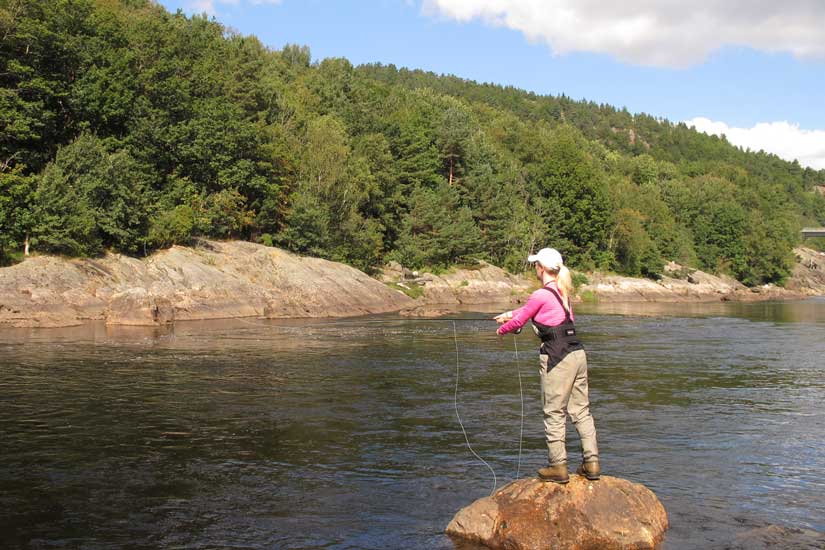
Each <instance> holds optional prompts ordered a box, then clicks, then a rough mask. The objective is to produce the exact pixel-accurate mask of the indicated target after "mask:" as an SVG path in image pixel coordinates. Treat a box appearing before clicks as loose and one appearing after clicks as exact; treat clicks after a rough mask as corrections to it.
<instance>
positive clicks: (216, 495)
mask: <svg viewBox="0 0 825 550" xmlns="http://www.w3.org/2000/svg"><path fill="white" fill-rule="evenodd" d="M577 313H578V317H577V321H578V324H579V326H580V331H581V333H582V334H583V335H584V340H585V344H586V347H587V349H588V358H589V364H590V387H591V401H592V411H593V414H594V416H595V419H596V427H597V430H598V433H599V446H600V450H601V459H602V468H603V471H604V473H606V474H609V475H615V476H621V477H624V478H627V479H630V480H632V481H635V482H640V483H644V484H645V485H646V486H647V487H649V488H650V489H652V490H653V491H654V492H655V493H656V494H657V495H658V496H659V498H660V499H661V501H662V502H663V504H664V505H665V507H666V509H667V511H668V514H669V518H670V523H671V529H670V531H669V532H668V534H667V538H666V541H665V543H664V545H663V548H664V549H665V550H677V549H678V550H681V549H694V548H719V549H721V548H729V547H731V546H732V545H735V544H738V542H737V541H742V540H750V541H756V542H757V543H758V544H764V546H765V547H768V546H770V547H777V548H783V547H785V548H797V547H799V546H800V544H801V543H799V541H796V542H794V539H793V536H790V538H789V536H788V533H791V535H793V534H794V533H801V534H802V536H803V539H804V540H805V541H807V542H806V544H809V545H810V547H811V548H822V547H825V536H823V535H822V533H825V481H824V480H823V479H824V476H825V414H824V413H823V402H825V300H823V299H813V300H807V301H804V302H788V303H754V304H713V305H707V304H705V305H684V304H678V305H647V306H645V305H643V304H632V305H582V306H579V308H578V310H577ZM462 315H463V316H464V317H474V316H476V315H475V314H472V313H466V314H462ZM378 320H381V321H382V322H374V321H378ZM384 321H387V317H372V318H369V319H358V320H347V321H345V322H341V323H334V324H325V323H326V322H324V321H281V322H274V321H272V322H269V321H262V320H255V319H248V320H231V321H210V322H188V323H178V324H177V326H175V327H170V328H164V329H137V328H134V329H129V328H109V329H107V328H106V327H104V326H103V325H102V324H100V323H91V324H88V325H85V326H82V327H74V328H68V329H59V330H58V329H54V330H11V329H6V330H3V331H0V448H2V451H0V547H1V548H83V549H104V548H106V549H107V548H112V549H114V548H132V549H144V548H145V549H149V548H193V549H194V548H198V549H200V548H203V549H206V548H294V549H298V548H300V549H308V548H335V549H349V548H359V549H361V548H366V549H373V548H374V549H379V548H381V549H383V548H416V549H419V548H423V549H449V548H452V544H451V542H450V541H449V539H448V538H446V537H445V536H444V535H443V530H444V527H445V526H446V525H447V523H448V522H449V520H450V519H451V518H452V516H453V514H454V513H455V512H456V511H457V510H458V509H459V508H461V507H463V506H465V505H467V504H469V503H470V502H472V501H473V500H474V499H476V498H479V497H482V496H485V495H487V494H489V492H490V490H491V489H492V487H493V478H492V475H491V473H490V471H489V470H488V469H487V468H486V467H485V466H484V465H483V464H481V463H480V462H478V461H477V460H476V459H475V458H474V457H473V455H472V454H471V453H470V452H469V450H468V449H467V446H466V444H465V441H464V437H463V435H462V433H461V429H460V427H459V424H458V422H457V420H456V415H455V403H454V394H455V384H456V366H457V365H456V359H458V372H459V377H458V383H459V385H458V394H457V395H458V400H457V405H458V411H459V413H460V415H461V418H462V420H463V422H464V425H465V427H466V429H467V434H468V436H469V439H470V442H471V443H472V445H473V447H474V448H475V450H476V451H477V452H478V453H479V454H480V455H481V456H482V457H484V458H485V459H486V460H487V461H488V462H489V463H490V465H491V466H492V467H493V469H494V471H495V472H496V476H497V479H496V481H497V483H498V485H499V486H501V484H503V483H506V482H508V481H510V480H512V479H513V478H514V477H515V476H516V473H517V470H519V475H521V476H525V475H534V472H535V470H536V469H537V468H539V467H541V466H542V465H543V464H544V461H545V460H546V454H545V446H544V442H543V438H542V432H541V412H540V408H539V398H538V375H537V360H536V352H535V345H536V342H535V338H534V337H533V336H532V334H528V333H527V332H526V331H525V333H523V334H522V335H520V336H519V337H518V339H517V340H514V339H513V338H512V337H509V336H508V337H505V338H498V337H497V336H495V335H494V334H493V330H494V328H495V324H494V323H490V322H485V321H459V322H456V323H455V337H456V338H455V340H454V334H453V324H452V323H450V322H443V321H442V322H432V321H422V320H412V319H411V320H401V321H389V322H384ZM456 343H457V345H458V354H456ZM516 344H517V346H518V350H519V353H518V358H519V361H518V363H517V361H516V354H515V351H514V345H516ZM517 368H518V369H519V370H517ZM519 372H520V374H521V382H522V386H523V395H524V411H525V421H524V437H523V450H522V455H521V463H520V465H519V433H520V426H521V408H522V400H521V399H520V391H519V387H520V384H519V376H518V374H519ZM568 430H569V432H568V433H569V434H571V436H570V437H569V442H568V445H569V449H570V452H571V458H572V459H573V462H572V464H571V468H575V467H576V466H577V465H578V460H577V459H576V457H577V452H578V451H577V449H578V447H577V446H578V441H577V440H576V437H575V431H574V430H572V427H568ZM519 466H520V467H519ZM769 526H779V527H782V528H788V529H789V531H787V530H786V531H781V532H779V533H780V534H779V535H777V531H774V530H772V529H776V528H774V527H769ZM766 527H767V529H765V528H766ZM743 537H744V538H743ZM748 537H750V538H748ZM754 537H755V538H754ZM760 537H761V538H760ZM771 537H773V538H771ZM748 544H749V545H750V544H751V543H748Z"/></svg>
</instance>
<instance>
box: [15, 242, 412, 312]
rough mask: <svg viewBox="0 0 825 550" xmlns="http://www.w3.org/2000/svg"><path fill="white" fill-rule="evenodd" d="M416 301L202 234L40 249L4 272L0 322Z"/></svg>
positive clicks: (300, 260) (346, 270) (338, 270)
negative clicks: (94, 255) (163, 242)
mask: <svg viewBox="0 0 825 550" xmlns="http://www.w3.org/2000/svg"><path fill="white" fill-rule="evenodd" d="M413 304H414V302H413V300H412V299H410V298H408V297H407V296H405V295H404V294H403V293H401V292H398V291H396V290H393V289H392V288H389V287H388V286H387V285H385V284H382V283H380V282H378V281H376V280H375V279H373V278H371V277H369V276H368V275H366V274H365V273H362V272H361V271H358V270H357V269H354V268H352V267H349V266H347V265H344V264H340V263H335V262H329V261H326V260H321V259H318V258H305V257H300V256H297V255H295V254H291V253H288V252H285V251H283V250H279V249H275V248H269V247H265V246H261V245H257V244H253V243H248V242H243V241H232V242H214V241H202V242H201V243H200V244H199V245H198V246H197V247H192V248H190V247H179V246H175V247H172V248H170V249H168V250H163V251H160V252H157V253H155V254H153V255H152V256H150V257H148V258H145V259H137V258H130V257H127V256H122V255H117V254H107V255H106V256H105V257H103V258H99V259H65V258H59V257H54V256H36V257H32V258H29V259H27V260H26V261H24V262H23V263H20V264H18V265H15V266H12V267H7V268H3V269H0V326H2V325H6V326H9V325H10V326H17V327H24V326H29V327H59V326H70V325H75V324H80V323H82V322H84V321H85V320H105V321H106V323H107V324H111V325H154V324H162V323H166V322H170V321H176V320H197V319H221V318H232V317H251V316H258V317H268V318H289V317H344V316H353V315H366V314H372V313H384V312H389V311H398V310H400V309H404V308H407V307H411V306H412V305H413Z"/></svg>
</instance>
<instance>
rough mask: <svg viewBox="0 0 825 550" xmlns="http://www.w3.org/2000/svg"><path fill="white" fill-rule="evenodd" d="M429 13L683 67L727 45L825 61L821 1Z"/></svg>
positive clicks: (589, 4)
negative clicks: (483, 22) (478, 21)
mask: <svg viewBox="0 0 825 550" xmlns="http://www.w3.org/2000/svg"><path fill="white" fill-rule="evenodd" d="M422 2H423V4H422V6H423V8H422V9H423V11H424V13H425V14H428V15H441V16H444V17H447V18H450V19H455V20H457V21H461V22H467V21H471V20H475V19H478V20H481V21H485V22H487V23H488V24H491V25H494V26H501V27H506V28H509V29H513V30H516V31H519V32H521V33H523V34H524V35H525V36H526V37H527V38H528V39H530V40H531V41H535V42H544V43H546V44H548V45H549V46H550V47H551V49H552V50H553V52H555V53H557V54H565V53H569V52H595V53H604V54H608V55H612V56H614V57H616V58H618V59H619V60H621V61H625V62H629V63H634V64H640V65H651V66H662V67H684V66H688V65H692V64H695V63H699V62H701V61H702V60H704V59H705V58H706V57H707V56H708V55H709V54H710V53H711V52H713V51H715V50H717V49H719V48H720V47H722V46H726V45H731V46H747V47H750V48H754V49H757V50H762V51H768V52H789V53H791V54H793V55H794V56H797V57H816V58H825V32H823V29H825V2H823V1H822V0H785V1H784V2H777V1H776V0H692V1H686V0H624V1H622V2H604V1H603V0H422Z"/></svg>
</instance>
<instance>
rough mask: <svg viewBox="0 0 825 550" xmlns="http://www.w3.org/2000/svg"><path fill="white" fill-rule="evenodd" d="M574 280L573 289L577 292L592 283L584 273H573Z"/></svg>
mask: <svg viewBox="0 0 825 550" xmlns="http://www.w3.org/2000/svg"><path fill="white" fill-rule="evenodd" d="M572 279H573V288H574V289H576V290H578V289H579V287H581V286H584V285H586V284H589V283H590V280H589V279H588V278H587V275H585V274H584V273H579V272H578V271H574V272H572Z"/></svg>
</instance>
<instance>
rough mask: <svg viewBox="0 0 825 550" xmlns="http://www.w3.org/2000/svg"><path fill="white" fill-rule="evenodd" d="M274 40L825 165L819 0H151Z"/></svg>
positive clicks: (824, 1)
mask: <svg viewBox="0 0 825 550" xmlns="http://www.w3.org/2000/svg"><path fill="white" fill-rule="evenodd" d="M157 1H158V2H159V3H160V4H161V5H163V6H165V7H166V8H167V9H169V10H170V11H173V12H174V11H176V10H178V9H180V10H182V11H183V12H185V13H187V14H194V13H198V14H200V13H206V14H208V15H210V16H211V17H214V18H215V19H216V20H218V21H219V22H221V23H223V24H224V25H226V26H228V27H230V28H232V29H234V30H235V31H237V32H240V33H242V34H252V35H255V36H257V37H258V38H259V39H260V40H261V41H262V42H263V43H264V44H266V45H268V46H270V47H272V48H276V49H278V48H281V47H282V46H283V45H285V44H300V45H306V46H309V48H310V51H311V52H312V58H313V60H321V59H323V58H326V57H346V58H347V59H349V60H350V61H351V62H352V63H353V64H356V65H358V64H362V63H373V62H380V63H384V64H390V63H392V64H394V65H396V66H398V67H408V68H413V69H424V70H427V71H433V72H435V73H440V74H453V75H456V76H459V77H462V78H468V79H471V80H476V81H478V82H493V83H496V84H502V85H512V86H516V87H518V88H522V89H525V90H530V91H533V92H536V93H539V94H552V95H559V94H562V93H563V94H566V95H567V96H569V97H572V98H575V99H587V100H590V101H595V102H598V103H608V104H610V105H613V106H616V107H619V108H621V107H627V109H628V110H630V111H631V112H633V113H641V112H643V113H648V114H650V115H653V116H656V117H662V118H667V119H668V120H671V121H674V122H678V121H683V122H687V123H688V124H689V125H692V126H695V127H696V128H697V129H698V130H700V131H704V132H707V133H716V134H722V133H723V134H725V135H726V136H727V138H728V140H729V141H730V142H732V143H734V144H735V145H739V146H741V147H744V148H750V149H752V150H760V149H764V150H765V151H768V152H772V153H775V154H777V155H779V156H780V157H782V158H786V159H788V160H793V159H797V160H799V162H800V164H802V165H803V166H810V167H812V168H817V169H825V32H823V31H822V29H825V0H785V1H784V2H778V1H776V0H692V1H691V2H685V1H684V0H624V1H623V2H606V1H604V0H157Z"/></svg>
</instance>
